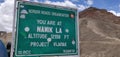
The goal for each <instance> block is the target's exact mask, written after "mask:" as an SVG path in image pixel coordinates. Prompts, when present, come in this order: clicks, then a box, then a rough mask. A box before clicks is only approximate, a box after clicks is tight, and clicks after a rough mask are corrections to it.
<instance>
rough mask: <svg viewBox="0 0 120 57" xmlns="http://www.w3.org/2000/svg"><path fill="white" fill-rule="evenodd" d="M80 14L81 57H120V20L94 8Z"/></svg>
mask: <svg viewBox="0 0 120 57" xmlns="http://www.w3.org/2000/svg"><path fill="white" fill-rule="evenodd" d="M79 14H80V15H79V17H80V20H79V22H80V44H81V46H80V48H81V51H80V52H81V57H120V54H119V53H120V49H119V47H120V18H119V17H116V16H114V15H113V14H112V13H110V12H107V11H106V10H104V9H97V8H94V7H90V8H88V9H86V10H84V11H82V12H80V13H79Z"/></svg>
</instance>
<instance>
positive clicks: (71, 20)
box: [14, 2, 79, 57]
mask: <svg viewBox="0 0 120 57" xmlns="http://www.w3.org/2000/svg"><path fill="white" fill-rule="evenodd" d="M17 6H18V10H17V19H16V36H15V54H14V56H15V57H20V56H49V55H51V56H61V55H62V56H63V55H78V44H79V43H78V31H77V30H78V22H77V9H73V8H66V7H61V6H54V5H48V4H39V3H33V2H18V5H17Z"/></svg>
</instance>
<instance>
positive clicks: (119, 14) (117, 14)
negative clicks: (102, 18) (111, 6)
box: [108, 10, 120, 16]
mask: <svg viewBox="0 0 120 57" xmlns="http://www.w3.org/2000/svg"><path fill="white" fill-rule="evenodd" d="M108 12H111V13H113V14H114V15H116V16H120V13H117V12H116V11H114V10H110V11H108Z"/></svg>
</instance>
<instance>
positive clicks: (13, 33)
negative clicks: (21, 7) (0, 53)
mask: <svg viewBox="0 0 120 57" xmlns="http://www.w3.org/2000/svg"><path fill="white" fill-rule="evenodd" d="M16 2H17V0H14V10H13V30H12V44H11V53H10V54H11V55H10V57H13V53H14V41H15V40H14V39H15V18H16V17H15V16H16V9H17V8H16Z"/></svg>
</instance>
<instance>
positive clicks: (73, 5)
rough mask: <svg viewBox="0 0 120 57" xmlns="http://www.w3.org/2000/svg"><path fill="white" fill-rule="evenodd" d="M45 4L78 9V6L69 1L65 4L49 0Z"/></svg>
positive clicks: (65, 1) (66, 0)
mask: <svg viewBox="0 0 120 57" xmlns="http://www.w3.org/2000/svg"><path fill="white" fill-rule="evenodd" d="M45 3H47V4H54V5H60V6H67V7H72V8H76V7H77V5H76V4H74V3H72V2H71V1H69V0H64V2H51V1H49V0H46V1H45Z"/></svg>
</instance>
